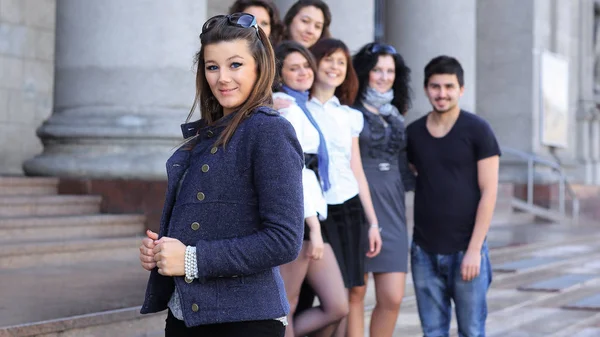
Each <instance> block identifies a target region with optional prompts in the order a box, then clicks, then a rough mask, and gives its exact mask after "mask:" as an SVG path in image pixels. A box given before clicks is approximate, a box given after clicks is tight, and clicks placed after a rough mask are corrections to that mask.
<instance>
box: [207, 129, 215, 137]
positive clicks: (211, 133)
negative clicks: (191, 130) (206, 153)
mask: <svg viewBox="0 0 600 337" xmlns="http://www.w3.org/2000/svg"><path fill="white" fill-rule="evenodd" d="M214 135H215V133H214V132H212V130H208V131H207V132H206V136H207V137H208V138H212V136H214Z"/></svg>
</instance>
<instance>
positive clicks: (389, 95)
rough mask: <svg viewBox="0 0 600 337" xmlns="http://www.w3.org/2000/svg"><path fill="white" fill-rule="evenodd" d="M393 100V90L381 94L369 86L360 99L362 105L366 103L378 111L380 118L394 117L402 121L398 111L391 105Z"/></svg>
mask: <svg viewBox="0 0 600 337" xmlns="http://www.w3.org/2000/svg"><path fill="white" fill-rule="evenodd" d="M393 99H394V91H393V90H391V89H390V90H388V91H386V92H384V93H383V94H382V93H380V92H379V91H377V90H375V89H373V88H371V87H369V86H367V90H365V93H364V94H363V97H362V101H363V103H366V104H368V105H370V106H372V107H374V108H376V109H377V110H379V114H381V115H382V116H384V117H387V116H395V117H398V118H400V120H404V118H403V116H402V115H401V114H400V112H398V109H396V107H395V106H393V105H392V100H393Z"/></svg>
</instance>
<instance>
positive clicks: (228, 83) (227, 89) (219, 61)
mask: <svg viewBox="0 0 600 337" xmlns="http://www.w3.org/2000/svg"><path fill="white" fill-rule="evenodd" d="M204 75H205V76H206V81H207V82H208V86H209V87H210V91H211V92H212V93H213V95H214V96H215V98H216V99H217V101H219V104H220V105H221V106H222V107H223V114H224V115H225V116H226V115H229V114H230V113H232V112H233V111H235V110H236V109H237V108H239V107H240V106H241V105H242V104H244V102H246V100H247V99H248V97H249V96H250V93H251V92H252V89H253V87H254V84H255V83H256V78H257V72H256V61H255V60H254V57H252V54H251V53H250V49H249V48H248V43H247V42H246V41H245V40H233V41H223V42H218V43H214V44H209V45H206V46H204Z"/></svg>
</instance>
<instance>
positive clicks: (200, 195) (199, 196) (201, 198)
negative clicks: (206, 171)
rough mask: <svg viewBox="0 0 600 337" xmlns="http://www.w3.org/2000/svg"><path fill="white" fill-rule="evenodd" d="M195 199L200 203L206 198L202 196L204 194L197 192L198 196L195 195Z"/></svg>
mask: <svg viewBox="0 0 600 337" xmlns="http://www.w3.org/2000/svg"><path fill="white" fill-rule="evenodd" d="M196 198H198V200H200V201H202V200H204V198H206V196H205V195H204V193H202V192H198V194H196Z"/></svg>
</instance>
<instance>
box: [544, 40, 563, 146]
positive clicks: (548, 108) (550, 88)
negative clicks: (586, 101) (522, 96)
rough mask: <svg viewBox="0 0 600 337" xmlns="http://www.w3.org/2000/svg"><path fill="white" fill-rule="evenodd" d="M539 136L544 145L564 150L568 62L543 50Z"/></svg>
mask: <svg viewBox="0 0 600 337" xmlns="http://www.w3.org/2000/svg"><path fill="white" fill-rule="evenodd" d="M540 70H541V71H540V76H541V80H540V91H541V93H540V99H541V102H540V122H541V126H540V130H541V132H540V135H541V142H542V144H543V145H545V146H553V147H560V148H566V147H567V146H568V137H569V61H568V60H567V59H566V58H565V57H563V56H561V55H558V54H555V53H551V52H548V51H543V52H542V54H541V67H540Z"/></svg>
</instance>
